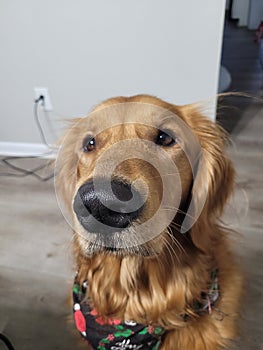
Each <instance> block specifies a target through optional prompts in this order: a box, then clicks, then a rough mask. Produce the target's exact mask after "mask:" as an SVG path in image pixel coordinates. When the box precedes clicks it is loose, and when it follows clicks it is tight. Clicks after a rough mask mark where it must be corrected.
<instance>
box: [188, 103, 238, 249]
mask: <svg viewBox="0 0 263 350" xmlns="http://www.w3.org/2000/svg"><path fill="white" fill-rule="evenodd" d="M182 113H183V117H184V120H185V121H186V123H187V124H188V125H189V127H190V128H191V130H192V131H193V133H194V134H195V135H196V137H197V140H198V142H199V144H200V151H201V152H200V153H199V159H198V161H197V164H196V165H195V169H194V172H195V173H194V176H193V186H192V194H191V202H190V205H189V210H188V215H187V216H186V221H185V225H186V227H187V226H191V228H190V233H191V237H192V240H193V243H194V244H195V245H196V246H197V247H198V248H200V249H201V250H203V251H206V250H207V249H209V247H211V243H212V241H213V240H214V238H215V235H216V232H212V231H213V228H214V227H215V225H214V224H215V222H216V221H217V220H218V219H219V217H220V216H221V215H222V212H223V210H224V207H225V204H226V202H227V200H228V198H229V196H230V194H231V193H232V191H233V187H234V176H235V172H234V168H233V165H232V162H231V160H230V159H229V158H228V157H227V155H226V146H227V135H226V132H225V131H224V130H223V129H222V128H221V127H220V126H219V125H217V124H216V123H214V122H213V121H212V120H210V119H209V118H207V117H205V116H204V115H202V113H201V112H200V106H199V105H187V106H183V107H182Z"/></svg>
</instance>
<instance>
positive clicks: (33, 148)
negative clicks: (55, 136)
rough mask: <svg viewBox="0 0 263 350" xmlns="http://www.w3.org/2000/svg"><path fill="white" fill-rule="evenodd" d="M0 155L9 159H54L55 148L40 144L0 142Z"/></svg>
mask: <svg viewBox="0 0 263 350" xmlns="http://www.w3.org/2000/svg"><path fill="white" fill-rule="evenodd" d="M0 155H1V156H10V157H39V158H55V157H56V148H52V146H51V147H48V146H46V145H44V144H42V143H25V142H0Z"/></svg>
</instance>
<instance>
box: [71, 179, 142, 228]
mask: <svg viewBox="0 0 263 350" xmlns="http://www.w3.org/2000/svg"><path fill="white" fill-rule="evenodd" d="M142 206H143V200H142V197H141V195H140V193H139V192H138V191H137V190H136V189H135V188H134V187H133V186H132V185H129V184H127V183H124V182H122V181H118V180H112V181H111V182H106V181H104V180H96V182H94V181H89V182H87V183H85V184H84V185H82V186H81V187H80V188H79V190H78V192H77V194H76V196H75V199H74V204H73V208H74V211H75V213H76V215H77V218H78V220H79V221H80V223H81V224H82V226H83V227H84V228H85V229H86V230H88V231H89V232H94V233H108V232H114V231H121V230H122V229H124V228H126V227H128V226H129V225H131V223H132V222H133V221H135V220H136V219H138V217H139V214H140V212H141V210H142ZM101 224H103V225H101Z"/></svg>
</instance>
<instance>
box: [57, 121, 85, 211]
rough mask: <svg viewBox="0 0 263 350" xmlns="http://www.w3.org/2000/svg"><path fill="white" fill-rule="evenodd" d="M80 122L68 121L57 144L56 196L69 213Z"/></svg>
mask: <svg viewBox="0 0 263 350" xmlns="http://www.w3.org/2000/svg"><path fill="white" fill-rule="evenodd" d="M80 121H81V118H75V119H73V120H70V121H68V129H67V131H66V133H65V134H64V135H63V136H62V137H61V138H60V139H59V140H58V142H57V144H58V146H59V153H58V157H57V160H56V167H55V188H56V195H57V199H58V201H59V205H60V207H61V206H62V207H65V209H66V210H67V211H69V212H70V211H71V204H72V199H73V194H74V192H75V186H76V182H77V171H78V154H77V149H76V142H77V140H78V137H79V134H80V130H79V129H80V128H79V124H80ZM61 209H62V208H61ZM62 210H63V209H62Z"/></svg>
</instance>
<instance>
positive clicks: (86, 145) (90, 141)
mask: <svg viewBox="0 0 263 350" xmlns="http://www.w3.org/2000/svg"><path fill="white" fill-rule="evenodd" d="M95 145H96V143H95V139H94V137H92V136H87V137H86V138H85V139H84V141H83V145H82V149H83V151H84V152H91V151H93V150H94V148H95Z"/></svg>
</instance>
